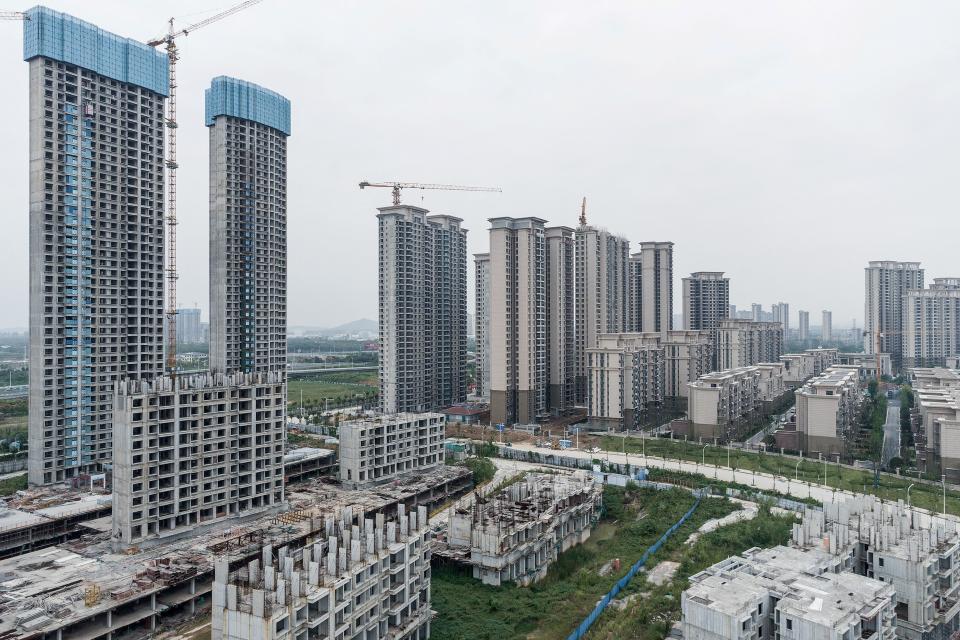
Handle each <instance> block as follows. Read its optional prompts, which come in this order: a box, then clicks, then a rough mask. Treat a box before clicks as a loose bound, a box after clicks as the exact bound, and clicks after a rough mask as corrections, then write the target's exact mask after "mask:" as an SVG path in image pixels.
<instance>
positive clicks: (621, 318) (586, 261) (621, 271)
mask: <svg viewBox="0 0 960 640" xmlns="http://www.w3.org/2000/svg"><path fill="white" fill-rule="evenodd" d="M629 261H630V242H629V241H628V240H627V239H626V238H623V237H620V236H617V235H614V234H612V233H610V232H608V231H605V230H602V229H597V228H595V227H592V226H589V225H587V224H582V225H580V226H579V227H577V231H576V293H575V296H576V297H575V300H576V302H575V304H576V324H575V341H576V397H577V401H578V402H581V403H582V402H585V401H586V395H587V377H588V374H589V371H588V368H587V351H586V350H587V349H591V348H593V347H596V346H597V344H596V343H597V336H599V335H600V334H601V333H617V332H621V331H623V330H624V329H625V328H626V325H627V313H628V311H627V297H628V294H627V280H628V278H629V275H628V268H629V265H628V263H629Z"/></svg>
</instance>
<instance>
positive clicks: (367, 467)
mask: <svg viewBox="0 0 960 640" xmlns="http://www.w3.org/2000/svg"><path fill="white" fill-rule="evenodd" d="M445 425H446V418H444V416H443V414H442V413H399V414H394V415H385V416H378V417H375V418H367V419H364V420H353V421H350V422H345V423H343V424H341V425H340V428H339V431H338V435H339V439H340V481H341V482H343V483H344V484H346V485H347V486H351V487H354V488H360V487H367V486H371V485H374V484H380V483H383V482H389V481H391V480H395V479H396V478H398V477H401V476H404V475H408V474H411V473H415V472H422V471H426V470H428V469H432V468H434V467H436V466H437V465H439V464H442V463H443V436H444V428H445Z"/></svg>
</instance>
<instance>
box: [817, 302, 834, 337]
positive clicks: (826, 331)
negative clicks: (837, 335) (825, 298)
mask: <svg viewBox="0 0 960 640" xmlns="http://www.w3.org/2000/svg"><path fill="white" fill-rule="evenodd" d="M820 339H821V340H823V341H824V342H829V341H831V340H833V312H832V311H827V310H824V311H823V316H822V319H821V320H820Z"/></svg>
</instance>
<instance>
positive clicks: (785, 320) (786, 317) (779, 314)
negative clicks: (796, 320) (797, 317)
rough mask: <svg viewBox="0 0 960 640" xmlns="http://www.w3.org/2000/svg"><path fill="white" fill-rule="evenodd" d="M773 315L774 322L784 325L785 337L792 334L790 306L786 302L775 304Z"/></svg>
mask: <svg viewBox="0 0 960 640" xmlns="http://www.w3.org/2000/svg"><path fill="white" fill-rule="evenodd" d="M771 314H772V316H773V322H779V323H780V324H782V325H783V335H788V334H789V333H790V305H789V304H788V303H786V302H774V303H773V304H772V305H771ZM808 320H809V317H808Z"/></svg>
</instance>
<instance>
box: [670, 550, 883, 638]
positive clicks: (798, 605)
mask: <svg viewBox="0 0 960 640" xmlns="http://www.w3.org/2000/svg"><path fill="white" fill-rule="evenodd" d="M841 569H842V567H841V566H840V565H839V562H838V559H837V558H834V557H832V556H831V555H830V554H829V553H826V552H823V551H819V550H812V549H811V550H809V551H804V550H800V549H795V548H791V547H783V546H778V547H774V548H772V549H763V550H762V549H757V548H753V549H749V550H747V551H746V552H744V553H743V555H741V556H733V557H731V558H727V559H726V560H723V561H721V562H718V563H717V564H715V565H713V566H711V567H709V568H708V569H706V570H704V571H701V572H700V573H698V574H696V575H693V576H690V586H689V587H688V588H687V589H686V591H684V592H683V594H682V596H681V601H680V607H681V629H682V633H683V638H684V639H685V640H819V639H822V640H861V639H864V640H866V639H869V640H893V638H894V637H895V624H894V619H895V615H894V606H893V602H892V600H893V598H894V586H893V585H891V584H889V583H886V582H881V581H880V580H876V579H873V578H868V577H865V576H860V575H856V574H853V573H849V572H844V571H841Z"/></svg>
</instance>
